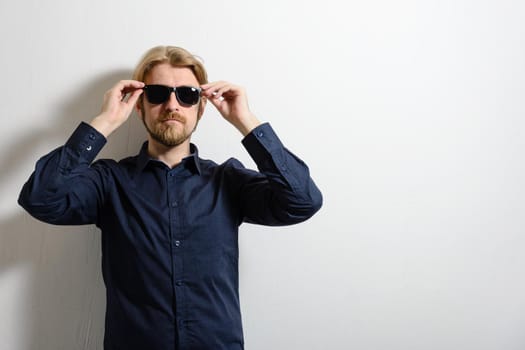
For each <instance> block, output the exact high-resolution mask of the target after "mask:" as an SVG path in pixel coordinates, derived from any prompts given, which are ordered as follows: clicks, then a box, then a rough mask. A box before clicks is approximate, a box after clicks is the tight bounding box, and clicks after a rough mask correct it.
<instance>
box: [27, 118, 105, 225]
mask: <svg viewBox="0 0 525 350" xmlns="http://www.w3.org/2000/svg"><path fill="white" fill-rule="evenodd" d="M105 143H106V138H105V137H104V136H103V135H102V134H100V133H99V132H98V131H97V130H95V129H94V128H93V127H91V126H90V125H89V124H86V123H81V124H80V125H79V126H78V127H77V129H76V130H75V131H74V132H73V134H72V135H71V137H70V138H69V139H68V140H67V142H66V143H65V145H63V146H61V147H59V148H57V149H55V150H53V151H51V152H50V153H49V154H47V155H45V156H44V157H42V158H40V160H38V162H37V163H36V167H35V170H34V172H33V174H31V176H30V178H29V180H28V181H27V182H26V183H25V184H24V186H23V187H22V190H21V192H20V196H19V198H18V203H19V204H20V205H21V206H22V207H23V208H24V209H25V210H26V211H27V212H28V213H29V214H31V215H32V216H33V217H35V218H37V219H39V220H41V221H44V222H47V223H51V224H62V225H78V224H91V223H95V222H96V218H97V213H98V208H99V207H100V204H101V202H102V201H103V187H104V186H103V179H102V177H101V174H100V171H97V170H96V169H93V168H92V167H91V163H92V162H93V160H94V159H95V157H96V156H97V154H98V153H99V152H100V150H101V149H102V147H103V146H104V145H105Z"/></svg>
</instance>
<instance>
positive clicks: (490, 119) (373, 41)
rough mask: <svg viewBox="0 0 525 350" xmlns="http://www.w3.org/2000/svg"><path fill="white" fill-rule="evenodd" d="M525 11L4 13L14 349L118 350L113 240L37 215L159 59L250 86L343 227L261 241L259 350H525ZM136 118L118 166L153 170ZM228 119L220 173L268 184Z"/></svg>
mask: <svg viewBox="0 0 525 350" xmlns="http://www.w3.org/2000/svg"><path fill="white" fill-rule="evenodd" d="M524 14H525V3H524V2H523V1H518V0H515V1H513V0H498V1H496V0H492V1H490V0H488V1H474V0H422V1H416V0H400V1H389V0H372V1H336V0H324V1H285V0H280V1H241V0H234V1H224V2H221V1H209V0H202V1H173V0H172V1H159V0H153V1H138V0H135V1H123V0H119V1H105V0H90V1H81V2H75V1H66V0H54V1H37V0H33V1H29V0H19V1H6V0H1V2H0V33H1V34H0V47H1V52H2V53H1V55H0V69H1V76H2V83H1V84H0V92H1V94H0V96H1V100H0V103H1V104H0V105H1V112H2V113H1V115H0V118H1V119H0V120H1V130H2V137H1V138H0V165H1V168H0V207H1V210H0V233H1V234H0V310H1V312H0V339H1V340H0V348H1V349H9V350H26V349H39V350H61V349H63V350H71V349H100V348H101V344H102V337H103V318H104V308H105V299H104V298H105V297H104V286H103V283H102V280H101V273H100V233H99V232H98V230H97V229H96V228H95V227H92V226H84V227H57V226H50V225H46V224H43V223H40V222H37V221H36V220H34V219H32V218H31V217H30V216H29V215H28V214H26V213H25V212H23V210H22V209H21V208H20V207H18V205H17V204H16V199H17V196H18V193H19V190H20V188H21V186H22V184H23V183H24V182H25V180H26V179H27V177H28V176H29V174H30V173H31V171H32V170H33V167H34V163H35V162H36V160H37V159H38V158H39V157H40V156H42V155H43V154H45V153H47V152H48V151H50V150H51V149H52V148H54V147H57V146H59V145H61V144H62V143H64V142H65V140H66V139H67V137H68V136H69V134H70V133H71V132H72V131H73V130H74V128H75V127H76V125H77V124H78V123H79V122H80V121H81V120H86V121H89V120H90V119H91V118H92V117H94V116H95V115H96V114H97V113H98V112H99V110H100V105H101V101H102V96H103V93H104V92H105V91H106V90H107V89H109V88H110V87H111V86H112V85H113V84H114V83H115V82H116V81H117V80H119V79H123V78H127V77H129V75H130V72H131V70H132V69H133V67H134V65H135V64H136V63H137V62H138V60H139V58H140V56H141V55H142V54H143V53H144V52H145V51H146V50H147V49H149V48H150V47H152V46H156V45H159V44H171V45H178V46H182V47H185V48H187V49H188V50H190V51H191V52H193V53H195V54H197V55H199V56H200V57H202V58H203V60H204V62H205V64H206V66H207V68H208V71H209V76H210V79H211V80H223V79H224V80H229V81H232V82H235V83H238V84H240V85H243V86H244V87H246V89H247V91H248V95H249V101H250V106H251V108H252V110H253V111H254V112H255V113H256V114H257V115H258V116H259V117H260V119H262V120H264V121H270V122H271V124H272V125H273V127H274V128H275V129H276V131H277V132H278V134H279V136H280V137H281V139H282V140H283V141H284V143H285V144H286V146H287V147H288V148H290V149H291V150H292V151H294V152H295V153H297V154H298V155H299V156H300V157H301V158H302V159H304V160H305V161H306V162H307V163H308V164H309V166H310V170H311V173H312V176H313V177H314V179H315V181H316V182H317V184H318V185H319V187H320V188H321V190H322V191H323V194H324V207H323V208H322V209H321V211H320V212H319V213H318V214H317V215H316V216H315V217H314V218H312V219H311V220H310V221H307V222H305V223H302V224H300V225H297V226H292V227H285V228H268V227H262V226H251V225H243V226H242V227H241V233H240V236H241V238H240V244H241V258H240V274H241V302H242V310H243V320H244V327H245V340H246V347H247V349H250V350H262V349H278V350H280V349H283V350H285V349H286V350H288V349H320V350H321V349H359V350H380V349H388V350H396V349H399V350H421V349H432V350H433V349H435V350H441V349H476V350H485V349H486V350H488V349H493V350H502V349H503V350H518V349H519V350H522V349H524V348H525V277H524V274H523V270H524V265H525V264H524V263H525V254H523V251H524V248H525V236H524V233H525V210H524V209H525V204H524V198H525V188H524V175H525V166H524V161H523V160H524V155H525V144H524V143H525V137H524V136H525V135H524V132H525V122H524V118H523V117H524V114H525V99H524V93H525V46H524V43H525V21H523V18H524ZM144 139H145V134H144V131H143V128H142V125H141V124H140V122H139V121H138V120H137V117H136V116H135V115H133V116H132V117H131V118H130V120H129V122H128V123H127V124H125V126H123V127H122V128H121V129H119V131H118V132H117V133H116V134H114V135H113V136H111V137H110V140H109V143H108V144H107V146H106V147H105V148H104V150H103V153H102V154H101V156H102V157H112V158H121V157H123V156H126V155H130V154H135V153H136V152H138V149H139V147H140V145H141V143H142V141H143V140H144ZM240 140H241V135H240V134H239V133H238V132H237V131H236V130H235V129H234V128H233V127H231V126H230V125H229V124H228V123H227V122H225V121H224V120H222V118H221V117H220V116H219V114H218V113H217V112H216V111H215V110H214V109H213V108H212V106H211V105H210V106H208V109H207V111H206V112H205V115H204V117H203V120H202V122H201V124H200V126H199V128H198V130H197V132H196V134H195V135H194V138H193V141H194V142H195V143H197V144H198V145H199V148H200V151H201V155H202V156H203V157H204V158H210V159H214V160H216V161H218V162H222V161H224V160H226V159H227V158H229V157H230V156H234V157H237V158H239V159H240V160H241V161H243V162H244V163H245V165H246V166H248V167H254V164H253V162H252V161H251V160H250V159H249V157H248V155H247V153H246V151H245V150H244V149H243V148H242V145H241V144H240Z"/></svg>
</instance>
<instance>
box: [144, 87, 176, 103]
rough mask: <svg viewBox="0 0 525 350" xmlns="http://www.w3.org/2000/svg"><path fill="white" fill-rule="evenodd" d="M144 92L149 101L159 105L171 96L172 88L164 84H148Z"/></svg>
mask: <svg viewBox="0 0 525 350" xmlns="http://www.w3.org/2000/svg"><path fill="white" fill-rule="evenodd" d="M144 92H145V93H146V98H147V99H148V101H149V103H152V104H156V105H158V104H161V103H164V102H166V101H167V100H168V99H169V98H170V93H171V89H170V88H169V87H167V86H163V85H147V86H146V87H145V89H144Z"/></svg>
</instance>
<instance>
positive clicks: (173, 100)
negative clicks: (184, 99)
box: [166, 91, 181, 111]
mask: <svg viewBox="0 0 525 350" xmlns="http://www.w3.org/2000/svg"><path fill="white" fill-rule="evenodd" d="M180 107H181V106H180V103H179V100H177V96H175V91H171V93H170V98H168V100H167V101H166V109H167V110H169V111H178V110H179V109H180Z"/></svg>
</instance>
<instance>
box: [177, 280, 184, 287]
mask: <svg viewBox="0 0 525 350" xmlns="http://www.w3.org/2000/svg"><path fill="white" fill-rule="evenodd" d="M175 284H176V285H177V286H182V285H183V284H184V282H182V281H177V282H176V283H175Z"/></svg>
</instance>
